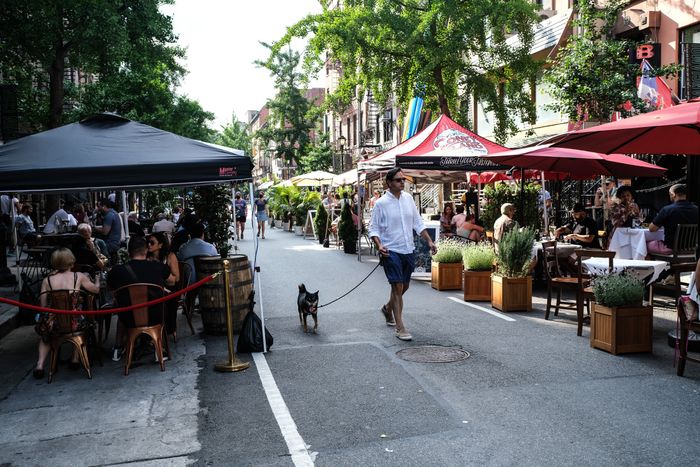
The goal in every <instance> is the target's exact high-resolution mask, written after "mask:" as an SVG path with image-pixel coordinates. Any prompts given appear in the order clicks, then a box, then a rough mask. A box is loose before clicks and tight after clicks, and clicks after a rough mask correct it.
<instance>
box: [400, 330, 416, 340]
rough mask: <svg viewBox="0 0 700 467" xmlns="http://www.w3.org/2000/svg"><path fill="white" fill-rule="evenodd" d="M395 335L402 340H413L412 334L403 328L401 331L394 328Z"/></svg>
mask: <svg viewBox="0 0 700 467" xmlns="http://www.w3.org/2000/svg"><path fill="white" fill-rule="evenodd" d="M396 337H397V338H398V339H401V340H402V341H410V340H413V336H412V335H411V334H410V333H409V332H408V331H406V330H405V329H404V330H403V331H399V330H398V329H397V330H396Z"/></svg>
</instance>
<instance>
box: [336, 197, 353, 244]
mask: <svg viewBox="0 0 700 467" xmlns="http://www.w3.org/2000/svg"><path fill="white" fill-rule="evenodd" d="M338 237H340V239H341V240H342V241H343V251H345V253H348V254H351V255H354V254H355V253H357V227H356V226H355V223H354V222H353V221H352V213H351V212H350V203H345V206H343V210H342V211H341V212H340V223H338Z"/></svg>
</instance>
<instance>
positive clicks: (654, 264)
mask: <svg viewBox="0 0 700 467" xmlns="http://www.w3.org/2000/svg"><path fill="white" fill-rule="evenodd" d="M583 264H585V265H586V267H587V268H588V271H589V272H590V273H591V274H592V275H601V274H607V272H608V259H607V258H589V259H584V260H583ZM668 267H669V264H668V263H667V262H666V261H645V260H641V259H618V258H614V259H613V273H618V274H619V273H621V272H622V271H623V270H625V269H627V270H628V271H629V272H631V273H632V275H634V276H635V277H636V278H638V279H639V280H641V281H644V283H645V284H651V283H652V282H654V281H655V280H656V279H658V278H659V275H660V274H661V273H662V272H663V271H664V269H667V268H668Z"/></svg>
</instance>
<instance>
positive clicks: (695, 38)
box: [678, 24, 700, 99]
mask: <svg viewBox="0 0 700 467" xmlns="http://www.w3.org/2000/svg"><path fill="white" fill-rule="evenodd" d="M680 39H681V48H680V55H681V56H680V63H681V65H683V71H682V72H681V76H680V83H679V84H680V86H679V87H678V88H679V89H678V90H679V94H680V98H681V99H692V98H694V97H700V24H696V25H695V26H691V27H689V28H686V29H683V30H682V31H681V33H680Z"/></svg>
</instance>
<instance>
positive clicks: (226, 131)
mask: <svg viewBox="0 0 700 467" xmlns="http://www.w3.org/2000/svg"><path fill="white" fill-rule="evenodd" d="M216 143H217V144H220V145H222V146H228V147H230V148H234V149H240V150H242V151H243V152H245V153H246V155H248V156H250V155H251V154H252V153H253V144H252V137H251V135H250V134H249V133H248V126H247V125H246V124H244V123H243V122H239V121H238V120H236V114H235V112H234V113H233V114H232V118H231V123H230V124H228V125H226V126H225V127H224V128H223V129H222V131H221V132H220V133H219V135H218V136H217V139H216Z"/></svg>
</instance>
